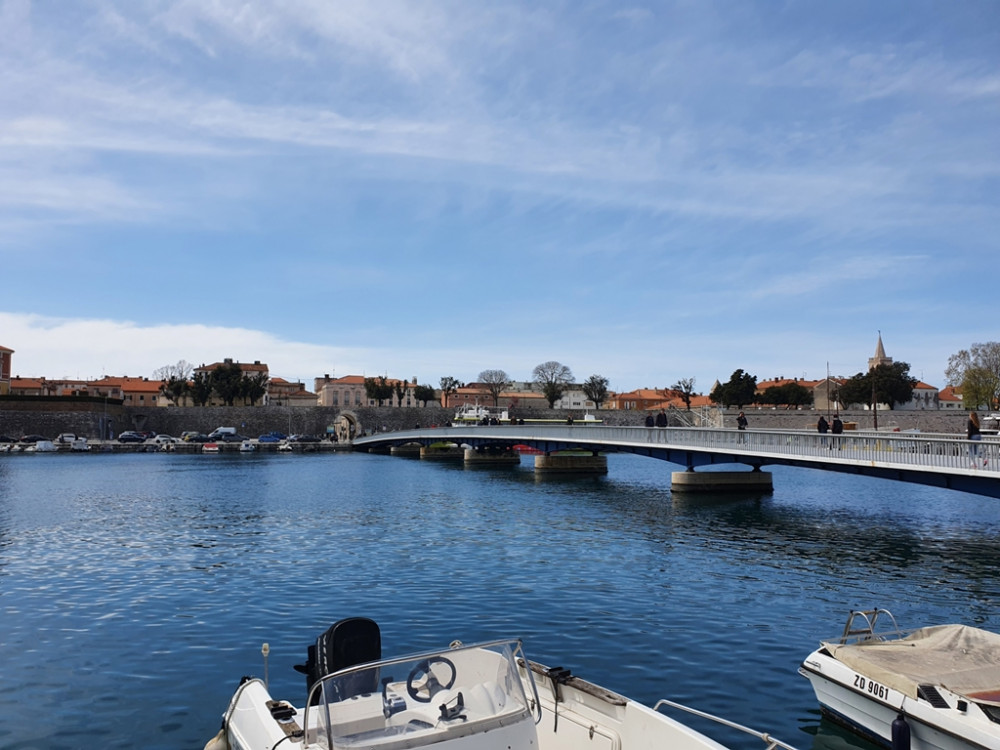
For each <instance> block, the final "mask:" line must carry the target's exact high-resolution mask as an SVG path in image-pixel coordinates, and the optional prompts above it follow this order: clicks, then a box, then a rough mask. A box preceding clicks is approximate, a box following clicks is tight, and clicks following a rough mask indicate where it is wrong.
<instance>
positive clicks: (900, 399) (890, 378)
mask: <svg viewBox="0 0 1000 750" xmlns="http://www.w3.org/2000/svg"><path fill="white" fill-rule="evenodd" d="M916 384H917V379H916V378H911V377H910V366H909V365H908V364H907V363H906V362H893V363H892V364H891V365H877V366H876V367H874V368H872V369H871V370H869V371H868V372H859V373H858V374H857V375H855V376H854V377H852V378H850V379H849V380H848V381H847V382H846V383H844V384H843V385H842V386H840V402H841V403H843V404H867V405H868V407H869V408H871V409H874V408H875V404H887V405H888V407H889V409H890V410H891V409H892V408H893V407H894V406H895V405H896V404H905V403H906V402H907V401H909V400H910V399H912V398H913V387H914V386H915V385H916Z"/></svg>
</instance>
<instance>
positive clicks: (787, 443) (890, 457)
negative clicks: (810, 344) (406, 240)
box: [354, 424, 1000, 497]
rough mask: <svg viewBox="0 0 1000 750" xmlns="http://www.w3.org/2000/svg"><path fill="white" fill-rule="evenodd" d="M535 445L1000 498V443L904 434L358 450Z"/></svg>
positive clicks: (400, 440)
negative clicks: (819, 473) (808, 472)
mask: <svg viewBox="0 0 1000 750" xmlns="http://www.w3.org/2000/svg"><path fill="white" fill-rule="evenodd" d="M414 442H415V443H421V444H423V445H429V444H432V443H435V442H455V443H459V444H468V445H470V446H472V447H480V446H483V445H508V446H509V445H528V446H531V447H533V448H537V449H539V450H542V451H545V452H554V451H560V450H574V449H575V450H581V449H582V450H593V451H601V452H608V453H615V452H618V453H634V454H638V455H644V456H649V457H651V458H658V459H661V460H665V461H669V462H672V463H676V464H680V465H681V466H685V467H687V468H688V469H692V470H693V469H695V468H696V467H701V466H706V465H710V464H724V463H725V464H732V463H737V464H745V465H748V466H752V467H754V468H760V467H762V466H767V465H774V464H782V465H788V466H802V467H807V468H813V469H822V470H827V471H839V472H847V473H854V474H864V475H868V476H875V477H881V478H886V479H895V480H898V481H904V482H915V483H919V484H929V485H934V486H938V487H946V488H950V489H957V490H961V491H964V492H972V493H975V494H981V495H989V496H991V497H1000V442H998V441H997V440H995V439H990V438H987V439H985V440H983V441H981V442H970V441H967V440H965V439H964V437H963V436H954V435H928V434H922V433H899V432H847V433H844V434H842V435H831V434H827V435H820V434H819V433H812V432H802V431H800V430H745V431H741V430H732V429H707V428H696V427H680V428H678V427H667V428H659V427H614V426H608V425H588V424H576V425H539V424H526V425H493V426H486V425H463V426H458V427H443V428H431V429H419V430H418V429H415V430H402V431H399V432H388V433H379V434H376V435H370V436H367V437H363V438H357V439H355V441H354V446H355V448H357V449H362V450H363V449H370V448H374V447H379V446H391V445H403V444H405V443H414Z"/></svg>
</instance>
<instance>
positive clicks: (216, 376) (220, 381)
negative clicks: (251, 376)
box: [211, 362, 243, 406]
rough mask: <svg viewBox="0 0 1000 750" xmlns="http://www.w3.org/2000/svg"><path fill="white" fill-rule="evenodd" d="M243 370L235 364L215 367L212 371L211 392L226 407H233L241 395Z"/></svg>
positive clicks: (227, 363)
mask: <svg viewBox="0 0 1000 750" xmlns="http://www.w3.org/2000/svg"><path fill="white" fill-rule="evenodd" d="M242 380H243V370H242V369H241V368H240V366H239V365H238V364H236V363H235V362H226V363H225V364H221V365H217V366H216V368H215V369H214V370H212V375H211V381H212V390H213V391H215V394H216V395H217V396H218V397H219V398H220V399H221V400H222V402H223V403H224V404H225V405H226V406H233V405H234V404H235V403H236V399H237V398H239V397H240V396H241V395H243V387H242V383H241V381H242Z"/></svg>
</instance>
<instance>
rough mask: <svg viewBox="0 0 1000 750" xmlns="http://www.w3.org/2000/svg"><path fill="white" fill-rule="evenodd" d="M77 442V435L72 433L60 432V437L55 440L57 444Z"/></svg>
mask: <svg viewBox="0 0 1000 750" xmlns="http://www.w3.org/2000/svg"><path fill="white" fill-rule="evenodd" d="M74 440H76V435H75V434H74V433H72V432H60V433H59V437H57V438H56V439H55V442H57V443H72V442H73V441H74Z"/></svg>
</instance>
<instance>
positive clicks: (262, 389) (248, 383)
mask: <svg viewBox="0 0 1000 750" xmlns="http://www.w3.org/2000/svg"><path fill="white" fill-rule="evenodd" d="M269 381H270V378H269V377H268V376H267V373H264V372H258V373H256V374H255V375H244V376H243V380H242V383H241V391H242V392H243V402H244V403H247V402H249V403H250V406H253V405H254V404H256V403H257V402H258V401H260V400H261V399H262V398H264V394H265V393H267V384H268V382H269Z"/></svg>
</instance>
